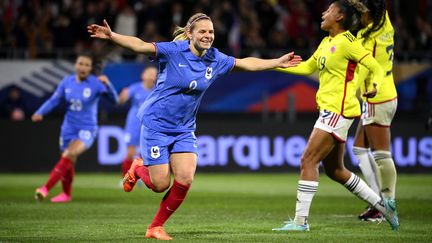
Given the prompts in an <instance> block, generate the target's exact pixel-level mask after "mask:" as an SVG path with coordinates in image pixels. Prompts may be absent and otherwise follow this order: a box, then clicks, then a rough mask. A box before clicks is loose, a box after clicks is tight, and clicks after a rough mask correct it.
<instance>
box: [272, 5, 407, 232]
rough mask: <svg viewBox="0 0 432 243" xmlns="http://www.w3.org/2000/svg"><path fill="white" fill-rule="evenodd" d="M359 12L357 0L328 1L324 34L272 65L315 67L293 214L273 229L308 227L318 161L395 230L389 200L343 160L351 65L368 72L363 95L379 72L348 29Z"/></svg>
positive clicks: (355, 110) (351, 98) (351, 102)
mask: <svg viewBox="0 0 432 243" xmlns="http://www.w3.org/2000/svg"><path fill="white" fill-rule="evenodd" d="M364 11H366V9H365V7H364V5H362V4H361V3H359V2H358V1H354V0H337V1H334V2H333V3H332V4H331V5H330V6H329V8H328V9H327V10H326V11H325V12H323V14H322V20H323V21H322V22H321V29H323V30H325V31H327V32H329V36H328V37H325V38H324V39H323V40H322V41H321V44H320V45H319V46H318V49H317V50H316V51H315V53H314V54H313V55H312V57H311V58H309V59H308V60H307V61H305V62H302V63H301V64H300V65H299V66H297V67H293V68H285V69H277V70H278V71H282V72H286V73H291V74H300V75H308V74H311V73H313V72H314V71H316V70H318V71H319V83H320V84H319V89H318V92H317V94H316V101H317V104H318V109H319V111H320V114H319V117H318V119H317V121H316V123H315V126H314V129H313V130H312V133H311V135H310V138H309V141H308V143H307V146H306V148H305V151H304V152H303V155H302V159H301V173H300V180H299V182H298V189H297V203H296V214H295V218H294V220H291V221H289V222H287V223H286V224H285V225H284V226H283V227H281V228H275V229H273V230H286V231H308V230H309V224H308V217H309V208H310V206H311V203H312V198H313V196H314V195H315V193H316V191H317V189H318V177H319V170H318V168H319V165H320V161H322V164H323V166H324V170H325V172H326V174H327V175H328V176H329V177H330V178H331V179H333V180H335V181H337V182H339V183H341V184H342V185H344V186H345V187H346V188H347V189H348V190H349V191H351V192H352V193H354V194H355V195H357V196H358V197H360V198H361V199H363V200H365V201H367V202H369V203H370V204H371V205H373V206H374V207H375V208H377V209H378V210H379V211H380V212H383V214H384V215H385V217H386V218H387V220H388V221H389V223H390V225H391V227H392V229H395V230H396V229H398V226H399V223H398V218H397V214H396V208H394V207H393V206H394V205H393V204H391V202H389V201H387V200H382V199H381V198H380V196H379V195H378V194H376V193H375V192H374V191H373V190H372V189H371V188H369V187H368V186H367V184H366V183H365V182H364V181H363V180H361V179H360V178H359V177H358V176H356V175H355V174H354V173H352V172H351V171H349V170H347V169H346V168H345V166H344V162H343V156H344V146H345V140H346V137H347V132H348V129H349V127H350V126H351V124H352V122H353V118H354V117H357V116H359V115H360V104H359V102H358V100H357V97H356V89H357V87H358V86H357V82H358V78H357V76H356V75H355V69H356V66H357V64H362V65H364V66H365V67H366V68H367V69H368V70H370V71H371V72H372V74H373V79H372V80H371V82H372V83H373V84H374V85H375V87H374V88H372V89H371V90H369V91H367V92H365V93H364V94H363V95H364V96H366V97H373V96H374V95H375V94H376V92H377V90H378V91H379V90H380V86H379V84H380V81H381V79H382V77H383V71H382V69H381V68H380V66H379V64H378V63H377V62H376V60H375V59H374V58H373V57H372V55H371V54H370V53H369V52H368V51H367V50H366V49H364V47H363V46H362V45H361V42H359V41H358V40H356V38H355V37H354V36H353V35H352V34H351V33H350V31H349V29H352V28H354V27H355V23H356V22H358V18H359V17H360V13H359V12H364Z"/></svg>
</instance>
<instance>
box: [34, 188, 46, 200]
mask: <svg viewBox="0 0 432 243" xmlns="http://www.w3.org/2000/svg"><path fill="white" fill-rule="evenodd" d="M47 196H48V189H47V188H46V187H45V186H41V187H39V188H36V192H35V199H36V200H38V201H42V200H44V199H45V198H46V197H47Z"/></svg>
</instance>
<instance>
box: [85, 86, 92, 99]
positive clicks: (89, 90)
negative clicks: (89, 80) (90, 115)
mask: <svg viewBox="0 0 432 243" xmlns="http://www.w3.org/2000/svg"><path fill="white" fill-rule="evenodd" d="M90 95H91V89H90V88H85V89H84V90H83V96H84V98H88V97H90Z"/></svg>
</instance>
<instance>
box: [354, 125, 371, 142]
mask: <svg viewBox="0 0 432 243" xmlns="http://www.w3.org/2000/svg"><path fill="white" fill-rule="evenodd" d="M353 145H354V146H355V147H362V148H368V147H369V144H368V140H367V137H366V132H365V129H364V126H363V125H362V121H361V120H359V122H358V124H357V130H356V134H355V137H354V144H353Z"/></svg>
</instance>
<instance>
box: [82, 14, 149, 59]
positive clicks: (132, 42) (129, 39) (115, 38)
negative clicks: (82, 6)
mask: <svg viewBox="0 0 432 243" xmlns="http://www.w3.org/2000/svg"><path fill="white" fill-rule="evenodd" d="M103 24H104V25H103V26H101V25H97V24H91V25H89V26H87V32H88V33H90V37H92V38H97V39H107V40H111V41H112V42H114V43H116V44H117V45H119V46H122V47H124V48H127V49H129V50H132V51H134V52H139V53H143V54H147V55H153V54H155V53H156V47H155V46H154V45H153V44H152V43H149V42H145V41H143V40H141V39H140V38H137V37H135V36H128V35H120V34H117V33H115V32H114V31H111V27H110V26H109V25H108V22H107V21H106V20H105V19H104V21H103Z"/></svg>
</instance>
